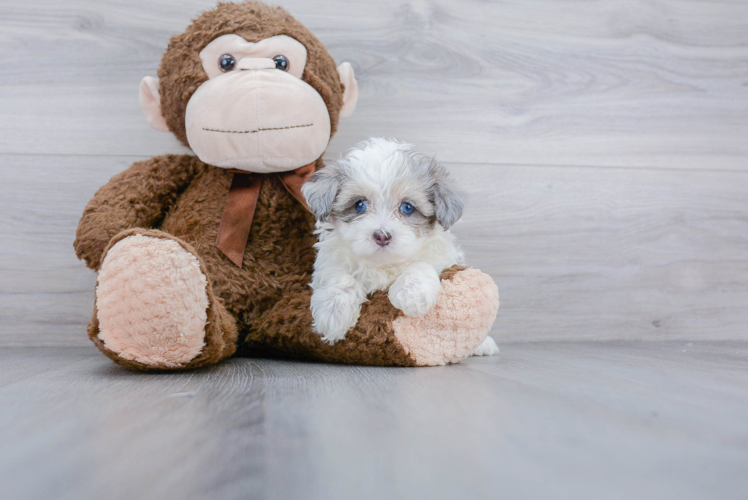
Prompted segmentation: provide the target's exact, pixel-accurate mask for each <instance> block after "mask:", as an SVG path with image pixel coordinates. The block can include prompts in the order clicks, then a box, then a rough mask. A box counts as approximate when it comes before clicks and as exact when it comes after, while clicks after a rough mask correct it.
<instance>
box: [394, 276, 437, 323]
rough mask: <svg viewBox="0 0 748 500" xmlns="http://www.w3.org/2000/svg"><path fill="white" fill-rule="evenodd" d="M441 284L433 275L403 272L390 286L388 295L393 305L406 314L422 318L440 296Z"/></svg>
mask: <svg viewBox="0 0 748 500" xmlns="http://www.w3.org/2000/svg"><path fill="white" fill-rule="evenodd" d="M440 290H441V284H440V283H439V279H438V277H436V274H435V273H434V276H431V275H421V274H403V275H401V276H400V277H399V278H398V279H397V280H395V282H394V283H393V284H392V286H391V287H390V290H389V293H388V296H389V298H390V302H391V303H392V305H393V306H395V307H397V308H398V309H400V310H401V311H402V312H403V314H405V315H406V316H415V317H418V318H422V317H424V316H425V315H426V313H428V312H429V311H430V310H431V309H432V308H433V307H434V306H435V305H436V301H437V299H438V298H439V291H440Z"/></svg>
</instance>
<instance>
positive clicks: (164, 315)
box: [96, 234, 208, 367]
mask: <svg viewBox="0 0 748 500" xmlns="http://www.w3.org/2000/svg"><path fill="white" fill-rule="evenodd" d="M97 281H98V282H97V287H96V307H97V318H98V320H99V338H100V339H101V340H102V341H103V342H104V345H105V346H106V347H107V349H109V350H111V351H113V352H115V353H117V354H118V355H119V356H120V357H122V358H124V359H129V360H134V361H138V362H140V363H143V364H145V365H149V366H166V367H177V366H180V365H183V364H185V363H187V362H189V361H190V360H192V359H194V358H195V357H196V356H197V355H198V354H200V352H201V351H202V348H203V346H204V345H205V324H206V321H207V309H208V294H207V285H208V282H207V279H206V277H205V275H204V274H203V273H202V271H201V270H200V263H199V261H198V260H197V257H195V256H194V255H192V254H191V253H190V252H188V251H187V250H185V249H184V248H183V247H182V246H181V245H180V244H179V243H177V242H176V241H173V240H169V239H163V238H153V237H150V236H143V235H140V234H136V235H133V236H128V237H126V238H124V239H122V240H120V241H118V242H117V243H116V244H115V245H114V246H113V247H112V248H111V249H110V250H109V252H107V255H106V257H105V258H104V262H103V264H102V266H101V270H100V271H99V276H98V280H97Z"/></svg>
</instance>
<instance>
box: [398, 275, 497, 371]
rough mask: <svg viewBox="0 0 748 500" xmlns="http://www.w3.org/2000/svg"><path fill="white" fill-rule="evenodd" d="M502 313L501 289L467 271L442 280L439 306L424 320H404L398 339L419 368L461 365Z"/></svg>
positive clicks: (401, 322) (401, 321)
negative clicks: (499, 312) (497, 315)
mask: <svg viewBox="0 0 748 500" xmlns="http://www.w3.org/2000/svg"><path fill="white" fill-rule="evenodd" d="M498 310H499V289H498V287H497V286H496V283H494V281H493V280H492V279H491V277H490V276H488V275H487V274H484V273H482V272H480V271H479V270H477V269H466V270H464V271H460V272H458V273H457V274H455V275H454V276H453V278H452V280H442V291H441V293H440V294H439V300H438V302H437V303H436V306H435V307H434V308H433V309H432V310H431V311H429V312H428V313H427V314H426V316H424V317H423V318H415V317H406V316H400V317H399V318H397V319H396V320H395V321H393V323H392V327H393V330H394V332H395V336H396V337H397V339H398V340H399V341H400V343H401V344H402V346H403V347H405V349H406V350H407V351H408V352H409V353H410V355H411V357H413V358H414V359H415V361H416V364H417V365H419V366H437V365H446V364H448V363H457V362H458V361H462V360H463V359H465V358H467V357H468V356H470V355H471V354H473V352H474V351H475V349H476V347H478V346H479V345H480V344H481V343H482V342H483V341H484V340H485V339H486V336H487V335H488V332H489V330H490V329H491V326H492V325H493V323H494V321H495V320H496V313H497V312H498Z"/></svg>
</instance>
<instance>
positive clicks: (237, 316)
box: [75, 2, 498, 370]
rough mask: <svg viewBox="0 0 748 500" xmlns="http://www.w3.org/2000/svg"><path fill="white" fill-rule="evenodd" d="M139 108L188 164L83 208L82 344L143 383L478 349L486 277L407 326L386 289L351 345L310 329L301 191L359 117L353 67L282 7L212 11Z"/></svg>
mask: <svg viewBox="0 0 748 500" xmlns="http://www.w3.org/2000/svg"><path fill="white" fill-rule="evenodd" d="M158 76H159V78H158V79H155V78H148V77H147V78H145V79H144V80H143V82H142V84H141V88H140V101H141V104H142V106H143V109H144V110H145V113H146V116H147V117H148V121H149V123H150V124H151V125H152V126H153V127H154V128H156V129H159V130H164V131H171V132H172V133H173V134H174V135H175V136H176V137H177V138H178V139H179V140H180V141H181V142H182V143H184V144H185V145H187V146H189V147H190V148H191V149H192V150H193V151H194V153H195V154H196V156H191V155H166V156H159V157H156V158H152V159H150V160H146V161H142V162H137V163H135V164H134V165H132V166H131V167H130V168H129V169H127V170H125V171H124V172H122V173H120V174H118V175H116V176H114V177H113V178H112V179H111V180H110V181H109V183H108V184H106V185H105V186H104V187H102V188H101V189H100V190H99V191H98V192H97V193H96V195H95V196H94V198H93V199H92V200H91V201H90V202H89V203H88V205H87V206H86V208H85V211H84V213H83V217H82V219H81V221H80V224H79V227H78V231H77V235H76V240H75V250H76V252H77V255H78V257H79V258H81V259H84V260H85V261H86V264H87V265H88V266H89V267H90V268H91V269H94V270H96V271H98V279H97V285H96V302H95V307H94V313H93V317H92V319H91V322H90V324H89V327H88V334H89V337H90V338H91V340H92V341H93V342H94V343H95V344H96V346H97V347H98V348H99V349H100V350H101V351H102V352H103V353H104V354H105V355H107V356H108V357H110V358H111V359H113V360H114V361H115V362H117V363H119V364H122V365H124V366H127V367H130V368H134V369H141V370H173V369H186V368H195V367H200V366H205V365H209V364H213V363H216V362H218V361H221V360H222V359H225V358H227V357H229V356H232V355H234V354H235V353H239V354H243V355H275V356H284V357H294V358H304V359H314V360H320V361H329V362H341V363H359V364H368V365H397V366H424V365H439V364H445V363H452V362H457V361H460V360H462V359H464V358H466V357H467V356H469V355H470V354H471V353H472V352H473V350H474V349H475V348H476V346H478V345H479V344H480V343H481V342H482V341H483V340H484V339H485V338H486V335H487V333H488V331H489V329H490V327H491V325H492V324H493V321H494V319H495V316H496V312H497V309H498V290H497V288H496V285H495V284H494V283H493V280H491V278H490V277H488V276H487V275H485V274H483V273H481V272H480V271H477V270H474V269H469V268H463V267H458V266H455V267H453V268H450V269H448V270H446V271H445V272H444V273H443V274H442V280H443V282H442V284H443V289H442V292H441V295H440V298H439V302H438V304H437V306H436V307H435V308H434V309H433V310H432V311H431V312H429V313H428V314H427V315H426V316H425V317H424V318H409V317H404V316H403V315H402V313H401V312H400V311H399V310H397V309H395V308H394V307H393V306H392V305H391V304H390V303H389V300H388V298H387V294H386V293H384V292H378V293H376V294H374V295H373V296H372V297H371V298H370V300H369V301H368V302H367V303H365V304H364V306H363V309H362V311H361V319H360V321H359V323H358V325H357V326H356V327H354V328H353V329H351V331H350V332H349V333H348V335H347V336H346V338H345V340H342V341H339V342H337V343H335V344H334V345H327V344H326V343H324V342H322V340H321V338H320V336H319V335H317V334H316V333H314V332H313V331H312V327H311V324H312V317H311V313H310V310H309V301H310V296H311V290H310V289H309V282H310V278H311V271H312V265H313V263H314V256H315V254H314V249H313V244H314V243H315V242H316V238H315V236H314V235H313V233H312V232H313V229H314V222H315V221H314V217H313V216H312V215H311V214H310V213H309V211H308V210H307V208H306V205H305V201H304V199H303V197H302V196H301V194H300V187H301V185H302V184H303V182H304V181H305V180H306V179H307V178H308V177H309V176H310V175H311V174H312V173H313V172H314V171H315V169H319V168H322V167H323V163H322V154H323V153H324V150H325V148H326V147H327V144H328V142H329V140H330V138H331V136H332V134H333V133H334V132H335V129H336V127H337V124H338V119H339V118H340V117H345V116H347V115H349V114H350V113H351V112H352V111H353V109H354V108H355V105H356V99H357V85H356V80H355V78H354V76H353V70H352V68H351V66H350V65H349V64H348V63H344V64H342V65H341V66H339V67H336V66H335V63H334V61H333V59H332V58H331V57H330V55H329V54H328V53H327V51H326V50H325V48H324V47H323V46H322V44H321V43H320V42H319V40H317V38H315V37H314V35H312V34H311V33H310V32H309V31H308V30H307V29H306V28H305V27H304V26H302V25H301V24H300V23H298V22H297V21H296V20H295V19H293V18H292V17H291V16H290V15H289V14H288V13H287V12H285V11H284V10H283V9H281V8H276V7H269V6H266V5H264V4H262V3H259V2H244V3H238V4H231V3H219V4H218V6H217V7H216V8H215V9H213V10H210V11H207V12H205V13H203V14H201V15H200V16H199V17H197V19H195V20H194V22H193V23H192V24H191V25H190V26H189V27H188V28H187V30H186V31H185V32H184V33H182V34H181V35H176V36H174V37H172V39H171V41H170V43H169V46H168V48H167V50H166V53H165V54H164V56H163V59H162V61H161V66H160V68H159V70H158Z"/></svg>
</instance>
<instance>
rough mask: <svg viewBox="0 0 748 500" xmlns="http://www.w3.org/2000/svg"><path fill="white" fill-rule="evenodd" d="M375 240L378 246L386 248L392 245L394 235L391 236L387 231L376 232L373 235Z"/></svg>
mask: <svg viewBox="0 0 748 500" xmlns="http://www.w3.org/2000/svg"><path fill="white" fill-rule="evenodd" d="M372 237H373V238H374V240H375V241H376V242H377V245H379V246H380V247H383V246H386V245H389V244H390V240H391V239H392V234H390V233H389V232H387V231H374V234H373V235H372Z"/></svg>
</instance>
